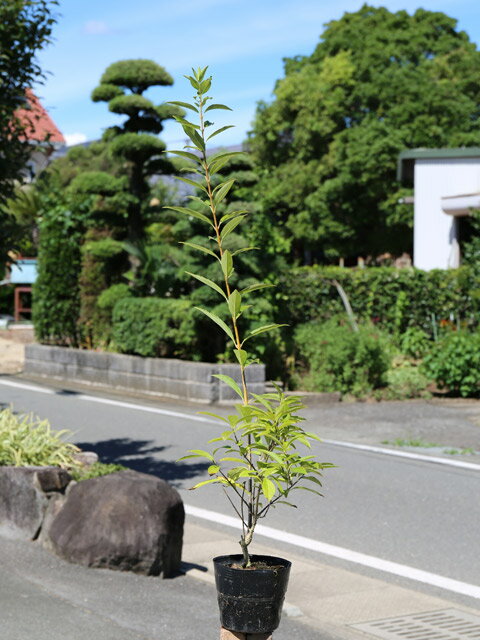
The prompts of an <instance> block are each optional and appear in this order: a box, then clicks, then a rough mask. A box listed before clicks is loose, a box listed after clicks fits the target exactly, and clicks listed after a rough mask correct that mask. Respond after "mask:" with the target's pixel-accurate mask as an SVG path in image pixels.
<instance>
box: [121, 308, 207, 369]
mask: <svg viewBox="0 0 480 640" xmlns="http://www.w3.org/2000/svg"><path fill="white" fill-rule="evenodd" d="M194 313H195V311H194V309H193V307H192V304H191V302H189V301H188V300H176V299H173V298H123V299H121V300H119V301H118V302H117V304H116V305H115V307H114V309H113V317H112V320H113V330H112V338H113V342H114V346H115V347H116V350H118V351H119V352H120V353H131V354H137V355H140V356H150V357H157V356H162V357H167V358H190V359H191V357H192V354H193V353H195V352H196V348H195V345H196V341H197V332H196V331H195V318H194Z"/></svg>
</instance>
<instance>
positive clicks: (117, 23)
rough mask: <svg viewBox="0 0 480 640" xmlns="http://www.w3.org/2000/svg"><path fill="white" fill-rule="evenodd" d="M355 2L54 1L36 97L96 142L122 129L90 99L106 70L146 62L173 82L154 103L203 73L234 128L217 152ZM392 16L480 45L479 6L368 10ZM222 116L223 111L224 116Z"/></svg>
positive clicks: (401, 3)
mask: <svg viewBox="0 0 480 640" xmlns="http://www.w3.org/2000/svg"><path fill="white" fill-rule="evenodd" d="M362 4H363V3H362V2H359V1H358V0H357V1H353V0H337V1H336V2H335V3H333V2H325V1H324V0H253V1H252V0H183V2H182V1H181V0H177V2H175V3H173V2H166V1H163V0H133V1H132V0H60V7H59V13H60V16H59V19H58V24H57V25H56V26H55V29H54V38H55V41H54V43H53V44H52V45H50V46H49V47H48V48H47V49H45V50H44V51H43V52H41V53H40V55H39V60H40V62H41V65H42V67H43V68H44V69H45V70H48V71H49V72H50V73H49V76H48V78H47V81H46V83H45V85H44V86H42V87H39V88H37V93H38V94H39V95H40V97H41V98H42V102H43V104H44V105H45V107H46V108H47V109H48V110H49V112H50V114H51V116H52V117H53V119H54V120H55V122H56V123H57V125H58V126H59V128H60V129H61V130H62V132H63V133H64V135H66V137H67V140H68V141H69V142H70V143H73V142H80V141H83V140H86V139H88V140H91V139H96V138H98V137H100V135H101V133H102V130H103V129H104V128H105V127H107V126H110V125H111V124H114V123H116V122H120V121H121V118H120V116H116V115H114V114H111V113H110V112H109V111H108V108H107V105H106V103H92V102H91V100H90V92H91V91H92V89H93V88H94V87H95V86H96V85H97V84H98V81H99V79H100V76H101V75H102V73H103V71H104V70H105V68H106V67H107V66H108V65H109V64H111V63H112V62H115V61H117V60H124V59H128V58H150V59H152V60H155V61H156V62H158V63H159V64H160V65H162V66H164V67H165V68H166V69H167V71H168V72H169V73H170V74H171V75H172V76H173V78H174V80H175V84H174V85H173V86H172V87H162V88H157V89H152V90H150V92H149V93H148V94H147V96H148V97H150V98H151V99H152V100H154V101H155V102H157V103H160V102H164V101H167V100H189V99H190V98H191V94H192V90H191V88H190V86H189V85H188V83H187V81H186V80H185V79H184V78H183V75H184V74H186V73H189V72H190V69H191V67H192V66H195V67H197V66H205V65H209V69H210V72H211V73H212V74H213V76H214V85H213V87H212V91H211V94H212V95H213V96H214V98H215V101H218V102H224V103H226V104H228V105H229V106H231V107H232V108H233V109H234V113H233V114H232V113H226V118H225V117H224V118H223V120H222V122H220V121H218V124H234V125H235V128H234V129H230V130H229V131H228V132H226V133H225V134H223V136H222V139H221V140H220V139H219V142H221V143H222V144H235V143H239V142H241V141H242V140H244V139H245V137H246V132H247V131H248V130H249V129H250V125H251V122H252V119H253V116H254V112H255V106H256V103H257V101H258V100H267V101H268V100H270V99H271V97H272V90H273V87H274V84H275V81H276V80H277V79H278V78H280V77H282V72H283V63H282V58H284V57H290V56H294V55H308V54H310V53H311V52H312V51H313V49H314V48H315V46H316V44H317V42H318V40H319V37H320V34H321V33H322V31H323V25H324V23H325V22H328V21H330V20H334V19H338V18H339V17H341V15H342V14H343V13H344V12H345V11H349V12H351V11H356V10H358V9H359V8H360V6H361V5H362ZM370 4H372V5H374V6H385V7H387V8H388V9H390V10H391V11H398V10H400V9H406V10H407V11H409V12H413V11H415V9H417V8H418V7H419V6H421V7H423V8H424V9H429V10H431V11H443V12H444V13H446V14H447V15H449V16H451V17H454V18H457V19H458V21H459V28H461V29H464V30H465V31H467V33H468V34H469V36H470V38H471V40H473V41H474V42H475V43H476V44H477V46H478V45H479V44H480V2H478V0H455V1H454V0H423V2H421V3H420V2H419V0H417V1H414V0H385V1H384V2H380V3H377V2H370ZM222 113H223V112H222ZM182 133H183V132H182V131H181V130H180V128H179V127H178V125H176V124H174V123H173V122H172V123H168V124H167V126H166V127H165V130H164V132H163V133H162V136H161V137H162V138H163V140H165V142H167V144H168V145H169V147H170V148H174V147H175V146H176V145H178V144H179V142H181V140H182Z"/></svg>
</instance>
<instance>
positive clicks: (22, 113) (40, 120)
mask: <svg viewBox="0 0 480 640" xmlns="http://www.w3.org/2000/svg"><path fill="white" fill-rule="evenodd" d="M26 98H27V104H26V105H25V107H24V108H22V109H18V110H17V111H16V115H17V117H18V119H19V120H20V122H21V123H22V124H23V125H24V126H25V135H26V137H27V139H28V140H30V141H32V142H38V143H42V142H48V143H54V144H57V145H64V144H65V138H64V137H63V134H62V132H61V131H60V129H58V127H57V126H56V124H55V123H54V122H53V120H52V119H51V118H50V116H49V115H48V113H47V111H46V110H45V109H44V107H43V106H42V105H41V103H40V100H39V99H38V98H37V96H36V95H35V94H34V93H33V91H32V90H31V89H27V90H26Z"/></svg>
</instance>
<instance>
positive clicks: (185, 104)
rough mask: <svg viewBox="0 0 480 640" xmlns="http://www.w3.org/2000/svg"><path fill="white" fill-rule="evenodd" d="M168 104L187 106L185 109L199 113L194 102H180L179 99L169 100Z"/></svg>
mask: <svg viewBox="0 0 480 640" xmlns="http://www.w3.org/2000/svg"><path fill="white" fill-rule="evenodd" d="M167 104H174V105H175V106H177V107H185V109H191V110H192V111H195V112H196V113H198V109H197V107H194V106H193V104H190V103H189V102H179V101H178V100H170V101H169V102H167Z"/></svg>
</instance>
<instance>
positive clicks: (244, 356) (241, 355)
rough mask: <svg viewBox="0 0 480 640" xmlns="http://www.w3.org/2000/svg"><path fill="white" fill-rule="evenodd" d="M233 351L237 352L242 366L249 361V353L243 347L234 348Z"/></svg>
mask: <svg viewBox="0 0 480 640" xmlns="http://www.w3.org/2000/svg"><path fill="white" fill-rule="evenodd" d="M233 353H234V354H235V357H236V358H237V360H238V362H239V364H240V366H242V367H244V366H245V363H246V362H247V358H248V353H247V352H246V351H244V350H243V349H234V350H233Z"/></svg>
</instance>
